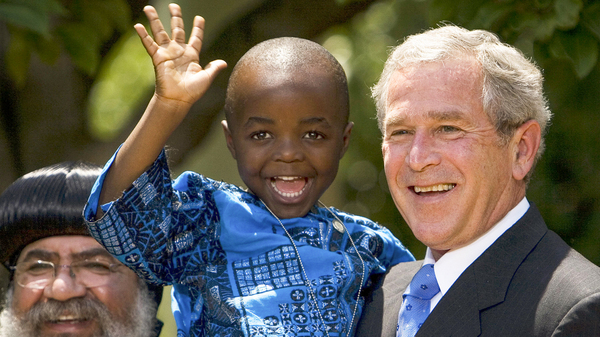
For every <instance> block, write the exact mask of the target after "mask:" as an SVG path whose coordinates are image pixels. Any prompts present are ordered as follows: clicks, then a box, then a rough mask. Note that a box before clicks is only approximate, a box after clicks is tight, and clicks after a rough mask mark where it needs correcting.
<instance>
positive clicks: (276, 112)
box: [223, 70, 352, 218]
mask: <svg viewBox="0 0 600 337" xmlns="http://www.w3.org/2000/svg"><path fill="white" fill-rule="evenodd" d="M240 82H241V83H242V88H243V90H240V91H241V92H242V94H241V95H240V96H241V97H242V98H243V99H241V101H242V103H239V104H238V108H237V109H236V110H235V112H234V113H233V116H231V117H230V124H229V125H228V124H227V122H224V123H223V127H224V130H225V135H226V139H227V146H228V147H229V150H230V151H231V153H232V155H233V157H234V158H235V159H236V161H237V164H238V171H239V173H240V176H241V178H242V180H243V181H244V183H245V184H246V186H247V187H248V188H249V189H250V191H252V192H253V193H254V194H256V195H257V196H258V197H259V198H261V199H262V200H263V201H264V202H265V203H266V204H267V206H268V207H269V208H270V209H271V210H272V211H273V212H274V213H275V214H276V215H277V216H278V217H280V218H293V217H302V216H304V215H306V213H308V211H309V210H310V208H311V207H312V206H313V205H314V204H315V203H316V202H317V200H318V199H319V198H320V197H321V195H322V194H323V193H324V192H325V190H326V189H327V188H328V187H329V185H331V183H332V182H333V180H334V178H335V176H336V174H337V170H338V164H339V160H340V159H341V158H342V156H343V155H344V152H345V151H346V149H347V147H348V142H349V137H350V132H351V129H352V123H348V122H347V112H346V111H345V110H344V109H343V108H341V107H342V106H343V104H340V99H339V94H338V93H337V92H336V86H335V85H333V84H332V82H333V79H332V78H331V76H329V75H327V74H324V73H323V72H319V71H310V72H309V74H307V73H299V72H294V73H288V74H281V73H278V74H273V73H270V74H269V73H268V72H265V71H264V70H263V71H260V70H255V71H253V70H248V71H246V72H245V74H244V76H243V77H242V78H241V81H240Z"/></svg>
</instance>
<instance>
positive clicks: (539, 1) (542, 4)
mask: <svg viewBox="0 0 600 337" xmlns="http://www.w3.org/2000/svg"><path fill="white" fill-rule="evenodd" d="M552 3H553V0H535V1H533V5H534V6H535V7H536V8H538V9H546V8H548V7H550V5H552Z"/></svg>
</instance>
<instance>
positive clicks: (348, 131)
mask: <svg viewBox="0 0 600 337" xmlns="http://www.w3.org/2000/svg"><path fill="white" fill-rule="evenodd" d="M353 127H354V122H348V124H347V125H346V128H344V135H343V142H344V144H343V148H342V151H341V153H340V159H342V157H343V156H344V154H345V153H346V150H348V146H349V145H350V134H352V128H353Z"/></svg>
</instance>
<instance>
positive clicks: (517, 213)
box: [423, 198, 529, 310]
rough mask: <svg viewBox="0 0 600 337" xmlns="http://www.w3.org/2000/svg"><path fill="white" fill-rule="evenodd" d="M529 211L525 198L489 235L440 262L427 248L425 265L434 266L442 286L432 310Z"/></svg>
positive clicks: (448, 254) (444, 257)
mask: <svg viewBox="0 0 600 337" xmlns="http://www.w3.org/2000/svg"><path fill="white" fill-rule="evenodd" d="M528 209H529V202H528V201H527V198H523V200H521V202H519V204H517V206H515V208H513V209H512V210H510V211H509V212H508V213H507V214H506V216H504V218H502V219H501V220H500V221H499V222H498V223H497V224H496V225H495V226H493V227H492V228H491V229H490V230H489V231H487V233H485V234H483V236H481V237H480V238H479V239H477V240H476V241H474V242H473V243H471V244H469V245H468V246H465V247H461V248H458V249H455V250H450V251H448V252H446V253H445V254H444V255H443V256H442V257H441V258H440V259H439V260H438V261H435V259H434V258H433V254H432V252H431V249H429V248H427V252H426V254H425V259H424V261H423V264H430V263H433V264H434V267H433V268H434V271H435V277H436V279H437V281H438V284H439V286H440V293H438V294H437V295H436V296H435V297H434V298H433V299H432V303H431V310H433V307H434V306H435V304H437V302H438V301H439V300H440V299H441V298H442V296H444V294H445V293H446V292H447V291H448V289H450V287H451V286H452V284H454V282H455V281H456V280H457V279H458V277H459V276H460V275H461V274H462V273H463V272H464V271H465V269H467V268H468V267H469V266H470V265H471V263H473V262H474V261H475V260H476V259H477V258H478V257H479V256H480V255H481V254H482V253H483V252H484V251H485V250H486V249H488V248H489V247H490V246H491V245H492V244H493V243H494V242H495V241H496V240H497V239H498V238H499V237H500V236H501V235H502V234H504V232H506V230H508V229H509V228H510V227H512V225H514V224H515V223H516V222H517V221H518V220H519V219H520V218H521V217H522V216H523V215H524V214H525V213H526V212H527V210H528Z"/></svg>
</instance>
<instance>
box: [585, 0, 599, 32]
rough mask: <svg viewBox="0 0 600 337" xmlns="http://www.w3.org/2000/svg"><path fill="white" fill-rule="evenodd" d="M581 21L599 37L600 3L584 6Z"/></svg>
mask: <svg viewBox="0 0 600 337" xmlns="http://www.w3.org/2000/svg"><path fill="white" fill-rule="evenodd" d="M581 23H582V24H583V25H584V26H585V27H586V28H587V29H588V30H589V31H590V32H591V33H592V34H594V36H596V38H597V39H600V3H599V2H596V3H594V4H593V5H591V6H589V7H586V8H585V9H584V10H583V13H582V18H581Z"/></svg>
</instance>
